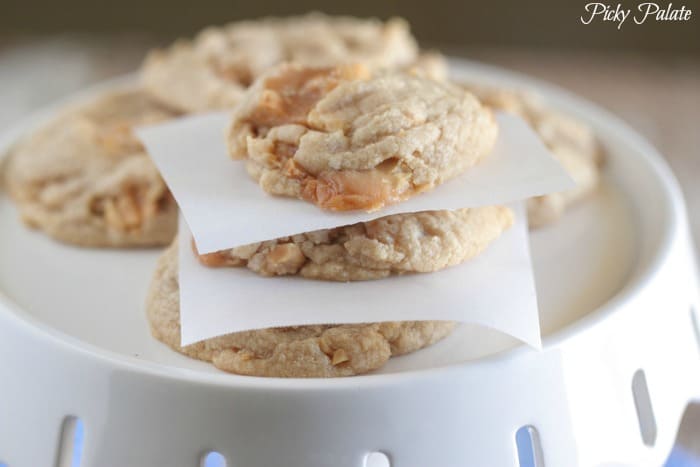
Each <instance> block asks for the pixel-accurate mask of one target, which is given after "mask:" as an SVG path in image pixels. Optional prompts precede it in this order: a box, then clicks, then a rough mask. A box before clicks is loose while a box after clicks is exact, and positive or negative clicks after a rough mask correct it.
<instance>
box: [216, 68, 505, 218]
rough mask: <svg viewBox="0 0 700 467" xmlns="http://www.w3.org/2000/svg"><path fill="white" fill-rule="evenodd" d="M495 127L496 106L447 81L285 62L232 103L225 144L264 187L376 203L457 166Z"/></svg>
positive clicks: (473, 156) (318, 200) (419, 187)
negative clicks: (488, 106)
mask: <svg viewBox="0 0 700 467" xmlns="http://www.w3.org/2000/svg"><path fill="white" fill-rule="evenodd" d="M497 132H498V128H497V124H496V121H495V119H494V118H493V115H492V113H491V112H490V111H489V110H488V109H486V108H485V107H483V106H482V105H481V104H480V103H479V101H478V100H477V99H476V98H475V97H474V96H473V95H472V94H470V93H468V92H466V91H464V90H462V89H460V88H458V87H456V86H452V85H451V84H449V83H444V82H438V81H434V80H432V79H428V78H422V77H419V76H414V75H412V74H407V73H399V72H391V73H379V74H377V75H372V73H371V72H370V71H369V70H368V69H367V68H366V67H365V66H363V65H346V66H339V67H333V68H312V67H306V66H302V65H298V64H283V65H281V66H278V67H276V68H275V69H272V70H270V71H269V72H267V73H265V74H264V75H263V76H262V77H260V78H259V79H258V80H257V81H256V83H255V84H254V85H253V86H251V88H250V89H249V90H248V92H247V93H246V96H245V98H244V99H243V101H242V102H241V103H240V104H239V105H238V106H237V107H236V109H235V111H234V115H233V121H232V124H231V127H230V130H229V133H228V145H229V152H230V154H231V156H232V157H233V158H234V159H244V158H247V159H248V163H247V168H248V171H249V173H250V174H251V175H252V176H253V178H255V179H256V180H258V182H259V183H260V185H261V187H262V188H263V189H264V190H265V191H267V192H268V193H271V194H275V195H282V196H290V197H296V198H300V199H305V200H307V201H310V202H312V203H314V204H316V205H318V206H319V207H321V208H324V209H329V210H336V211H345V210H354V209H362V210H366V211H373V210H377V209H381V208H382V207H383V206H386V205H389V204H392V203H396V202H399V201H402V200H405V199H407V198H409V197H410V196H412V195H414V194H417V193H421V192H425V191H429V190H431V189H432V188H434V187H435V186H436V185H438V184H440V183H442V182H444V181H446V180H448V179H450V178H452V177H455V176H457V175H459V174H461V173H462V172H464V171H465V170H466V169H468V168H469V167H471V166H473V165H474V164H476V163H477V162H478V161H479V160H480V159H481V158H482V157H484V156H485V155H487V154H488V153H489V152H490V151H491V150H492V149H493V146H494V144H495V141H496V136H497Z"/></svg>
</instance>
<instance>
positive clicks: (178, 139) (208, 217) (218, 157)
mask: <svg viewBox="0 0 700 467" xmlns="http://www.w3.org/2000/svg"><path fill="white" fill-rule="evenodd" d="M229 119H230V116H229V114H227V113H210V114H204V115H198V116H193V117H186V118H182V119H178V120H174V121H171V122H168V123H164V124H160V125H156V126H150V127H143V128H140V129H138V130H137V135H138V136H139V137H140V138H141V140H142V141H143V143H144V145H145V146H146V149H147V150H148V153H149V154H150V156H151V157H152V158H153V160H154V161H155V163H156V165H157V166H158V168H159V169H160V171H161V174H162V175H163V178H164V179H165V181H166V183H167V184H168V186H169V187H170V190H171V191H172V193H173V195H174V196H175V199H176V200H177V202H178V204H179V206H180V209H181V210H182V214H183V215H184V217H185V219H186V220H187V223H188V225H189V227H190V229H191V231H192V233H193V235H194V239H195V243H196V244H197V248H198V250H199V251H200V252H201V253H211V252H213V251H218V250H223V249H227V248H231V247H234V246H240V245H245V244H248V243H253V242H256V241H262V240H269V239H273V238H277V237H283V236H287V235H293V234H297V233H301V232H308V231H312V230H318V229H325V228H331V227H338V226H341V225H347V224H353V223H356V222H366V221H368V220H372V219H376V218H378V217H382V216H387V215H390V214H397V213H402V212H418V211H427V210H438V209H459V208H468V207H477V206H486V205H493V204H505V203H510V202H514V201H520V200H523V199H525V198H529V197H531V196H537V195H542V194H545V193H551V192H556V191H563V190H566V189H569V188H572V187H573V186H574V182H573V181H572V180H571V178H570V177H569V176H568V174H567V173H566V172H565V171H564V169H563V168H562V167H561V166H560V165H559V164H558V163H557V162H556V161H555V160H554V159H553V158H552V156H551V155H550V154H549V152H548V151H547V149H546V148H545V147H544V145H543V144H542V142H541V141H540V139H539V138H538V137H537V135H536V134H535V133H534V132H533V131H532V130H531V129H530V127H528V126H527V124H526V123H525V122H524V121H522V120H521V119H519V118H517V117H514V116H511V115H508V114H504V113H499V114H497V120H498V123H499V137H498V141H497V143H496V147H495V149H494V151H493V153H492V154H491V155H489V156H488V157H487V158H486V159H485V160H484V161H483V162H481V163H480V164H479V165H477V166H476V167H474V168H472V169H470V170H468V171H467V172H466V173H465V174H463V175H461V176H459V177H457V178H455V179H453V180H451V181H449V182H447V183H444V184H442V185H440V186H438V187H437V188H435V189H434V190H433V191H431V192H429V193H424V194H420V195H418V196H415V197H413V198H411V199H409V200H407V201H404V202H402V203H399V204H396V205H393V206H389V207H387V208H385V209H382V210H381V211H379V212H372V213H367V212H363V211H352V212H343V213H336V212H329V211H324V210H322V209H320V208H318V207H316V206H314V205H312V204H311V203H308V202H306V201H301V200H297V199H290V198H283V197H273V196H270V195H268V194H266V193H265V192H263V190H262V189H261V188H260V187H259V186H258V185H257V183H256V182H254V181H253V180H252V179H251V178H250V177H249V175H248V174H247V172H246V170H245V167H244V162H242V161H233V160H231V159H230V158H229V157H228V155H227V152H226V146H225V139H224V131H225V129H226V127H227V125H228V123H229Z"/></svg>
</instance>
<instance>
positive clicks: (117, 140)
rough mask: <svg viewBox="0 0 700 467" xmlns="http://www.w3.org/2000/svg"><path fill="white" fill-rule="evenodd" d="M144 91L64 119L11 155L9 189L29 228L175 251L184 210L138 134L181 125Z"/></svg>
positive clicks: (84, 241)
mask: <svg viewBox="0 0 700 467" xmlns="http://www.w3.org/2000/svg"><path fill="white" fill-rule="evenodd" d="M173 116H174V114H173V112H172V111H170V110H167V109H165V108H163V107H162V106H160V105H159V104H156V103H154V102H153V101H152V100H150V99H149V98H148V97H147V96H146V95H145V94H144V93H143V92H142V91H140V90H138V89H126V90H120V91H112V92H108V93H105V94H103V95H100V96H98V97H96V98H94V99H92V100H91V101H89V102H87V103H84V104H82V105H80V106H77V107H74V108H71V109H69V110H67V111H65V112H63V113H62V114H61V115H59V116H58V117H56V118H54V119H53V120H52V121H51V122H49V123H48V124H46V125H45V126H44V127H43V128H41V129H39V130H38V131H36V132H35V133H33V134H31V135H28V136H27V137H26V138H25V139H24V140H22V141H21V142H20V143H19V144H18V145H17V146H16V147H14V148H13V149H12V150H11V152H10V154H9V155H8V160H7V163H6V167H5V168H4V178H5V185H6V186H7V189H8V191H9V193H10V195H11V196H12V198H13V199H14V200H15V202H16V204H17V206H18V208H19V212H20V215H21V218H22V219H23V221H24V222H25V223H26V224H27V225H29V226H31V227H35V228H37V229H40V230H43V231H44V232H46V233H47V234H48V235H50V236H51V237H53V238H55V239H57V240H60V241H63V242H66V243H71V244H75V245H81V246H91V247H132V246H153V245H167V244H168V243H169V242H170V241H171V240H172V238H173V236H174V235H175V233H176V231H177V219H176V217H177V207H176V205H175V202H174V200H173V198H172V197H171V195H170V193H169V191H168V189H167V187H166V186H165V183H164V182H163V180H162V179H161V177H160V175H159V173H158V170H157V169H156V167H155V166H154V165H153V163H152V162H151V160H150V158H149V157H148V155H147V154H146V152H145V151H144V148H143V147H142V145H141V143H140V141H139V140H138V139H136V137H135V135H134V134H133V132H132V127H133V126H135V125H142V124H149V123H155V122H159V121H162V120H165V119H168V118H171V117H173Z"/></svg>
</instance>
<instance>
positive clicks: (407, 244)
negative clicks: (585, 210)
mask: <svg viewBox="0 0 700 467" xmlns="http://www.w3.org/2000/svg"><path fill="white" fill-rule="evenodd" d="M512 223H513V213H512V211H511V210H510V209H509V208H506V207H502V206H488V207H480V208H470V209H459V210H456V211H425V212H418V213H407V214H395V215H391V216H386V217H381V218H379V219H376V220H373V221H369V222H362V223H358V224H353V225H349V226H345V227H337V228H334V229H324V230H318V231H315V232H308V233H304V234H300V235H294V236H291V237H284V238H279V239H276V240H271V241H266V242H259V243H253V244H250V245H245V246H241V247H237V248H232V249H230V250H223V251H219V252H216V253H210V254H206V255H200V256H199V258H200V261H201V262H202V263H203V264H205V265H207V266H212V267H227V266H228V267H247V268H248V269H250V270H252V271H254V272H256V273H258V274H260V275H263V276H284V275H299V276H302V277H305V278H307V279H321V280H332V281H360V280H371V279H380V278H383V277H388V276H390V275H393V274H406V273H415V272H422V273H425V272H435V271H438V270H440V269H444V268H447V267H450V266H454V265H457V264H460V263H462V262H464V261H467V260H469V259H470V258H473V257H475V256H477V255H478V254H480V253H481V252H482V251H484V249H486V248H487V247H488V245H489V244H490V243H491V242H493V241H494V240H495V239H496V238H498V237H499V236H500V235H501V234H502V233H503V231H505V230H506V229H508V228H509V227H510V226H511V225H512Z"/></svg>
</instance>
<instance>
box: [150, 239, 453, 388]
mask: <svg viewBox="0 0 700 467" xmlns="http://www.w3.org/2000/svg"><path fill="white" fill-rule="evenodd" d="M146 310H147V317H148V321H149V324H150V328H151V333H152V334H153V336H154V337H155V338H156V339H158V340H160V341H161V342H163V343H165V344H166V345H168V346H170V347H171V348H173V349H174V350H176V351H178V352H181V353H183V354H185V355H187V356H189V357H192V358H196V359H199V360H204V361H208V362H211V363H213V364H214V366H216V367H217V368H219V369H221V370H224V371H228V372H231V373H237V374H241V375H251V376H268V377H292V378H327V377H337V376H352V375H359V374H363V373H367V372H369V371H372V370H376V369H378V368H381V367H382V366H383V365H384V364H385V363H386V362H387V361H388V360H389V358H390V357H393V356H397V355H402V354H406V353H409V352H413V351H416V350H419V349H421V348H423V347H426V346H429V345H431V344H433V343H435V342H437V341H439V340H440V339H442V338H444V337H446V336H447V335H448V334H449V333H450V332H451V331H452V330H453V329H454V327H455V323H453V322H450V321H400V322H383V323H369V324H335V325H314V326H293V327H283V328H269V329H261V330H254V331H244V332H237V333H233V334H227V335H224V336H221V337H216V338H213V339H208V340H206V341H203V342H199V343H196V344H193V345H190V346H187V347H181V346H180V299H179V286H178V265H177V242H175V243H173V245H172V246H171V247H170V248H168V249H167V250H166V251H165V252H164V253H163V255H162V256H161V257H160V259H159V261H158V265H157V267H156V271H155V274H154V277H153V280H152V283H151V288H150V291H149V295H148V299H147V305H146Z"/></svg>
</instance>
